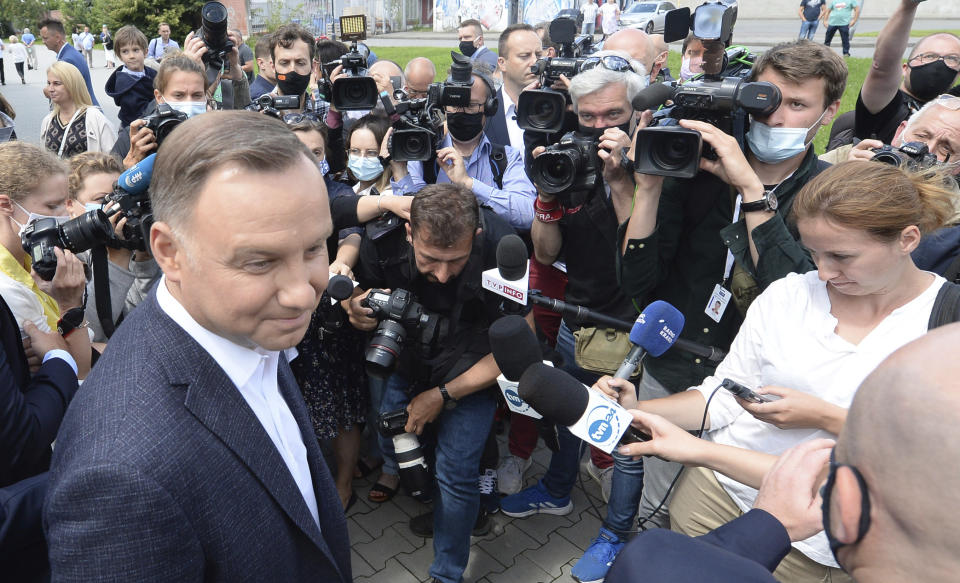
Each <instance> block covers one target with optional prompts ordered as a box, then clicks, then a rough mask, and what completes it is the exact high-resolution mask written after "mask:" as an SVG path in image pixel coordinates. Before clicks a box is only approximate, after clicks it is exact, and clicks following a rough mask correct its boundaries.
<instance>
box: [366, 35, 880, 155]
mask: <svg viewBox="0 0 960 583" xmlns="http://www.w3.org/2000/svg"><path fill="white" fill-rule="evenodd" d="M450 50H451V49H449V48H442V47H375V48H374V52H376V53H377V56H378V57H381V58H384V59H390V60H391V61H396V62H397V63H400V64H401V65H406V64H407V62H408V61H409V60H410V59H413V58H414V57H427V58H428V59H430V60H431V61H433V62H434V64H435V65H436V66H437V78H436V79H437V81H442V80H443V79H446V77H447V72H448V71H449V69H450ZM846 62H847V67H849V68H850V74H849V77H848V78H847V89H846V91H845V92H844V94H843V98H842V99H841V100H840V111H839V112H838V113H843V112H845V111H850V110H852V109H853V108H854V107H855V106H856V104H857V94H858V93H859V92H860V86H861V85H863V79H864V78H865V77H866V76H867V71H869V70H870V62H871V60H870V59H858V58H853V57H851V58H848V59H846ZM667 65H668V66H669V67H670V71H671V72H673V74H674V75H677V74H679V72H680V53H679V52H676V51H671V52H670V55H669V57H668V59H667ZM829 136H830V128H829V127H826V128H824V129H822V130H820V132H819V133H818V134H817V137H816V139H815V140H814V141H813V143H814V146H815V147H816V149H817V152H818V153H821V154H822V153H823V150H824V147H825V146H826V145H827V138H828V137H829Z"/></svg>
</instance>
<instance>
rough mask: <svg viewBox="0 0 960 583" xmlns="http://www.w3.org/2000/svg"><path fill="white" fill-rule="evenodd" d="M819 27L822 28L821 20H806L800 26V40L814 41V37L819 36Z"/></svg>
mask: <svg viewBox="0 0 960 583" xmlns="http://www.w3.org/2000/svg"><path fill="white" fill-rule="evenodd" d="M818 26H820V21H819V20H814V21H809V20H804V21H803V24H801V25H800V38H801V39H807V40H813V36H814V35H815V34H817V27H818Z"/></svg>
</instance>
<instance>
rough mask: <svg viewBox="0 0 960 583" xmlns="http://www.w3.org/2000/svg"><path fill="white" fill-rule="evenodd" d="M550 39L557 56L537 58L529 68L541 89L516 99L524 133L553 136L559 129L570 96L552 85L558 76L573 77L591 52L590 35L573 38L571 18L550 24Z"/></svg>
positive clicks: (520, 124) (575, 32) (575, 31)
mask: <svg viewBox="0 0 960 583" xmlns="http://www.w3.org/2000/svg"><path fill="white" fill-rule="evenodd" d="M550 38H551V39H552V40H553V41H554V42H556V43H557V44H559V45H560V56H559V57H552V58H544V59H539V60H538V61H537V62H536V63H534V64H533V66H532V67H531V68H530V69H531V71H532V72H533V73H534V74H535V75H538V76H539V77H540V87H541V89H533V90H530V91H524V92H522V93H521V94H520V97H519V99H518V100H517V125H519V126H520V127H521V128H523V129H524V130H531V131H536V132H550V133H553V132H558V131H560V130H561V129H563V120H564V113H565V112H566V109H567V104H568V103H570V96H569V95H568V94H567V92H566V91H558V90H556V89H553V87H552V86H553V84H554V83H556V82H557V81H559V80H560V76H561V75H563V76H564V77H566V78H567V79H571V78H573V77H574V76H575V75H576V74H577V73H579V72H580V69H581V67H582V66H583V61H584V56H585V55H589V54H590V53H591V52H593V46H592V45H591V40H592V36H591V35H588V34H584V35H577V23H576V21H574V20H573V19H572V18H557V19H555V20H554V21H553V22H551V23H550Z"/></svg>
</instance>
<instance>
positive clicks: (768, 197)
mask: <svg viewBox="0 0 960 583" xmlns="http://www.w3.org/2000/svg"><path fill="white" fill-rule="evenodd" d="M779 206H780V204H779V203H778V202H777V195H776V194H774V192H773V191H772V190H764V191H763V198H761V199H760V200H755V201H753V202H744V203H741V204H740V210H741V211H742V212H745V213H753V212H757V211H770V212H776V210H777V207H779Z"/></svg>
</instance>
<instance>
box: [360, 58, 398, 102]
mask: <svg viewBox="0 0 960 583" xmlns="http://www.w3.org/2000/svg"><path fill="white" fill-rule="evenodd" d="M367 76H369V77H373V80H374V81H376V82H377V89H379V90H380V91H386V92H387V93H388V94H389V95H393V91H394V89H400V88H401V87H403V84H404V80H403V69H401V68H400V65H398V64H397V63H395V62H393V61H391V60H389V59H377V62H376V63H374V64H372V65H370V67H369V68H368V69H367Z"/></svg>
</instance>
